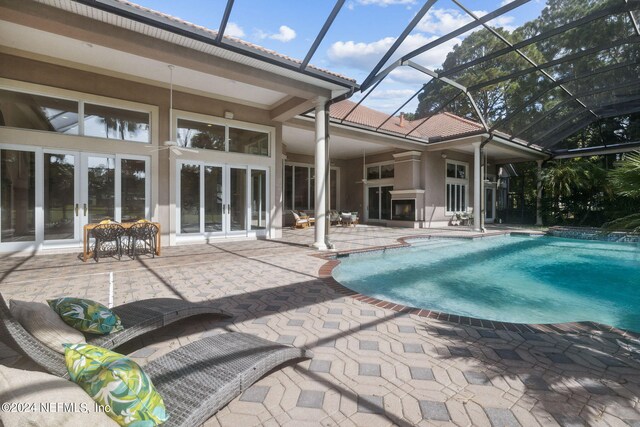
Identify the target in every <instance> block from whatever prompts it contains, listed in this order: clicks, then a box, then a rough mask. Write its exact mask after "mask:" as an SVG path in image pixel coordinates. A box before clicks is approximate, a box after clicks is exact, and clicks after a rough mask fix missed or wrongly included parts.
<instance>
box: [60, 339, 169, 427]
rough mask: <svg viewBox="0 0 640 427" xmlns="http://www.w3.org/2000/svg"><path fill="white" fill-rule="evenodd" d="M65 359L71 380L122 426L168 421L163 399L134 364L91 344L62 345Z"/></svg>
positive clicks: (150, 425)
mask: <svg viewBox="0 0 640 427" xmlns="http://www.w3.org/2000/svg"><path fill="white" fill-rule="evenodd" d="M64 356H65V363H66V365H67V370H68V371H69V376H70V378H71V380H72V381H73V382H75V383H77V384H78V385H79V386H80V387H82V388H83V389H84V391H86V392H87V393H88V394H89V396H91V397H92V398H93V400H95V401H96V403H98V404H99V405H101V406H102V407H103V408H105V410H106V413H107V415H109V416H110V417H111V418H113V419H114V420H115V421H116V422H117V423H118V424H120V425H121V426H131V427H153V426H157V425H160V424H162V423H163V422H165V421H167V420H168V419H169V416H168V415H167V413H166V409H165V406H164V402H163V400H162V397H161V396H160V394H158V392H157V391H156V389H155V387H154V386H153V384H152V383H151V380H150V379H149V377H148V376H147V374H145V373H144V371H143V370H142V368H140V366H138V364H137V363H136V362H134V361H133V360H131V359H129V358H128V357H126V356H123V355H121V354H118V353H115V352H113V351H109V350H107V349H104V348H102V347H96V346H94V345H90V344H68V345H65V353H64ZM107 405H108V406H107Z"/></svg>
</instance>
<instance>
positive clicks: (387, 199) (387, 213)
mask: <svg viewBox="0 0 640 427" xmlns="http://www.w3.org/2000/svg"><path fill="white" fill-rule="evenodd" d="M391 190H393V186H388V187H380V193H381V194H380V219H391Z"/></svg>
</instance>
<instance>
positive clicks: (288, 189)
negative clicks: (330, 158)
mask: <svg viewBox="0 0 640 427" xmlns="http://www.w3.org/2000/svg"><path fill="white" fill-rule="evenodd" d="M338 188H339V182H338V170H337V169H335V168H332V169H331V171H330V174H329V193H330V194H329V209H337V205H338ZM284 208H285V209H286V210H291V209H295V210H313V209H315V168H313V167H311V166H304V165H285V167H284Z"/></svg>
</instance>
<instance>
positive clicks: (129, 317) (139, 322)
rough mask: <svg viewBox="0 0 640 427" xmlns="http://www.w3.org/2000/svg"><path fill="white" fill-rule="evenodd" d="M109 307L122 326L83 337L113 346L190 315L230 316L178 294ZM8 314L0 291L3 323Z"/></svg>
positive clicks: (99, 343)
mask: <svg viewBox="0 0 640 427" xmlns="http://www.w3.org/2000/svg"><path fill="white" fill-rule="evenodd" d="M111 310H112V311H113V312H114V313H116V314H117V315H118V316H120V320H122V326H124V330H122V331H120V332H114V333H112V334H108V335H93V334H87V335H86V336H85V338H86V341H87V343H88V344H92V345H97V346H100V347H104V348H107V349H113V348H116V347H118V346H120V345H122V344H124V343H126V342H128V341H130V340H132V339H134V338H136V337H138V336H140V335H143V334H146V333H147V332H151V331H153V330H155V329H158V328H161V327H163V326H166V325H169V324H171V323H173V322H177V321H178V320H182V319H186V318H188V317H191V316H197V315H200V314H213V315H218V316H222V317H231V315H230V314H229V313H226V312H225V311H223V310H220V309H219V308H215V307H212V306H210V305H207V304H198V303H193V302H189V301H184V300H181V299H177V298H150V299H145V300H140V301H133V302H129V303H126V304H122V305H118V306H116V307H112V308H111ZM8 317H9V318H11V317H12V316H11V313H10V312H9V308H8V306H7V303H6V301H5V300H4V297H3V296H2V294H0V319H1V320H2V322H3V323H4V322H6V321H7V318H8Z"/></svg>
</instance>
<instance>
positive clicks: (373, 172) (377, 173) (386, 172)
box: [367, 163, 394, 181]
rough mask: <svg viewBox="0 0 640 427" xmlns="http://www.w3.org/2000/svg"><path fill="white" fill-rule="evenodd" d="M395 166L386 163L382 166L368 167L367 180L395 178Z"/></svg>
mask: <svg viewBox="0 0 640 427" xmlns="http://www.w3.org/2000/svg"><path fill="white" fill-rule="evenodd" d="M393 172H394V165H393V163H386V164H382V165H374V166H367V180H368V181H372V180H376V179H386V178H393Z"/></svg>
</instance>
